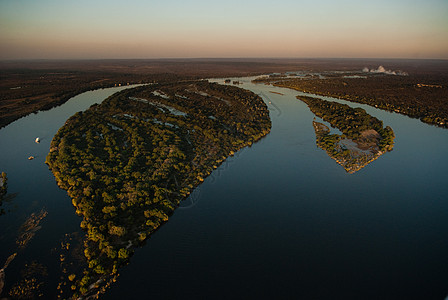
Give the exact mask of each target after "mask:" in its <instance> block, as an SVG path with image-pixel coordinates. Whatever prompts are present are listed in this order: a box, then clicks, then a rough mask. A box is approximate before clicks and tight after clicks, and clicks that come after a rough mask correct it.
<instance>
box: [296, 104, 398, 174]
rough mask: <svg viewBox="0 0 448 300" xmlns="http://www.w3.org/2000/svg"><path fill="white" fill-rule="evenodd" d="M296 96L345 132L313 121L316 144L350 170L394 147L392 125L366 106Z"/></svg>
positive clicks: (364, 164)
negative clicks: (332, 132) (331, 129)
mask: <svg viewBox="0 0 448 300" xmlns="http://www.w3.org/2000/svg"><path fill="white" fill-rule="evenodd" d="M297 98H298V99H300V100H302V101H303V102H305V103H306V104H307V105H308V107H309V108H310V110H311V111H312V112H313V113H314V114H315V115H316V116H317V117H319V118H321V119H322V120H324V121H326V122H329V123H330V124H331V125H332V126H333V127H336V128H338V129H339V130H340V131H341V132H342V135H339V134H330V130H329V128H328V127H327V126H325V125H324V124H322V123H319V122H313V126H314V129H315V132H316V143H317V145H318V146H319V147H320V148H322V149H324V150H325V151H326V152H327V153H328V155H329V156H330V157H332V158H333V159H335V160H336V161H337V162H338V163H339V164H341V165H342V166H343V167H344V168H345V169H346V171H347V172H349V173H353V172H356V171H358V170H360V169H362V168H363V167H364V166H366V165H367V164H369V163H370V162H371V161H373V160H375V159H377V158H378V157H379V156H380V155H382V154H384V153H385V152H387V151H392V149H393V145H394V138H395V135H394V132H393V130H392V128H390V127H389V126H386V127H385V128H384V127H383V122H382V121H380V120H378V119H377V118H375V117H372V116H371V115H369V114H367V113H366V111H365V110H364V109H362V108H351V107H350V106H348V105H345V104H340V103H337V102H331V101H326V100H322V99H318V98H313V97H305V96H298V97H297Z"/></svg>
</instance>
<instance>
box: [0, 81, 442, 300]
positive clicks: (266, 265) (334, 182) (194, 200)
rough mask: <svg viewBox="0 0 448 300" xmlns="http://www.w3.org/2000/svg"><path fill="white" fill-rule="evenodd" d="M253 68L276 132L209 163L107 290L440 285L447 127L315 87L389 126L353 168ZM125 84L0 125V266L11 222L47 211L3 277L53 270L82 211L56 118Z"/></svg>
mask: <svg viewBox="0 0 448 300" xmlns="http://www.w3.org/2000/svg"><path fill="white" fill-rule="evenodd" d="M251 79H252V78H242V79H241V78H238V79H235V80H239V81H241V82H242V84H241V85H240V87H242V88H245V89H249V90H251V91H253V92H255V93H257V94H259V95H261V96H262V97H263V99H264V100H265V102H266V103H267V105H268V108H269V110H270V116H271V119H272V130H271V133H270V134H269V135H268V136H266V137H265V138H263V139H262V140H260V141H259V142H257V143H255V144H254V145H252V147H250V148H245V149H242V150H241V151H239V152H238V153H236V154H235V156H233V157H229V158H228V159H227V160H226V161H225V162H224V163H223V164H222V165H221V166H220V167H219V168H218V169H216V170H215V171H214V172H213V173H212V174H211V175H210V176H209V177H207V178H206V179H205V181H204V182H203V184H201V185H200V186H199V187H198V188H197V189H196V190H195V191H194V192H193V193H192V195H191V196H190V197H189V198H188V199H186V200H185V201H184V202H183V203H182V204H181V206H180V207H179V208H178V209H176V211H175V213H174V215H173V216H171V217H170V220H169V221H168V222H167V223H166V224H165V225H163V226H162V227H161V228H160V229H159V230H158V231H157V232H156V233H155V234H153V236H152V237H151V238H150V239H149V240H148V241H147V243H146V245H145V246H144V247H142V248H140V249H137V250H136V252H135V254H134V256H133V257H132V259H131V262H130V264H129V265H128V266H125V267H123V268H122V269H121V271H120V274H121V275H120V277H119V279H118V281H117V282H116V283H115V284H114V285H113V286H112V287H111V289H110V290H109V291H108V293H107V294H106V295H105V296H104V298H105V299H149V298H159V299H193V298H195V299H292V298H294V299H328V298H336V299H339V298H347V299H370V298H371V299H391V298H392V299H444V298H445V297H446V296H447V294H448V255H447V254H448V196H447V195H448V181H447V169H448V155H447V149H448V130H446V129H441V128H437V127H434V126H430V125H427V124H424V123H422V122H420V121H419V120H416V119H411V118H408V117H406V116H403V115H400V114H396V113H390V112H385V111H382V110H378V109H376V108H373V107H369V106H366V105H361V104H357V103H350V102H345V101H342V100H337V99H333V98H325V97H324V98H325V99H327V100H332V101H338V102H341V103H345V104H349V105H350V106H352V107H362V108H364V109H365V110H366V111H367V112H368V113H369V114H371V115H372V116H375V117H377V118H378V119H380V120H382V121H383V122H384V125H389V126H391V127H392V128H393V130H394V132H395V135H396V138H395V146H394V150H393V151H392V152H388V153H386V154H384V155H382V156H381V157H380V158H379V159H377V160H375V161H374V162H372V163H371V164H369V165H368V166H366V167H365V168H364V169H362V170H360V171H358V172H356V173H354V174H348V173H346V172H345V170H344V168H342V167H341V166H340V165H338V164H337V163H336V162H335V161H334V160H333V159H331V158H330V157H329V156H328V155H327V154H326V152H325V151H324V150H322V149H320V148H318V147H317V146H316V137H315V133H314V129H313V124H312V121H313V118H314V115H313V113H312V112H310V110H309V109H308V107H307V106H306V105H305V104H304V103H303V102H301V101H299V100H297V99H296V98H295V97H296V96H297V95H299V94H303V93H299V92H297V91H293V90H289V89H285V88H278V87H273V86H267V85H264V84H253V83H251ZM215 81H216V82H219V83H223V80H215ZM120 89H123V88H112V89H105V90H97V91H91V92H87V93H83V94H81V95H78V96H76V97H74V98H72V99H71V100H70V101H68V102H67V103H66V104H64V105H62V106H60V107H57V108H54V109H52V110H50V111H46V112H39V113H37V114H34V115H30V116H28V117H25V118H22V119H20V120H18V121H16V122H14V123H12V124H10V125H8V126H7V127H5V128H3V129H1V130H0V153H1V156H0V171H5V172H7V174H8V192H9V193H10V194H15V193H16V194H17V195H16V196H15V198H13V199H11V200H10V201H9V202H7V203H4V204H3V208H4V209H5V214H4V215H2V216H0V228H1V229H0V245H1V247H0V267H2V266H3V262H4V261H5V260H6V258H7V257H8V256H9V255H10V254H12V253H14V252H16V251H17V249H16V245H15V238H16V236H17V234H18V231H19V228H20V225H21V224H22V223H23V222H24V221H25V220H26V218H27V217H28V216H29V215H30V214H31V213H32V212H36V211H40V210H41V209H42V208H44V209H45V210H46V211H48V215H47V217H46V218H45V219H44V220H43V221H42V223H41V226H42V228H41V229H40V230H39V231H37V232H36V235H35V237H34V238H33V239H32V240H31V241H30V243H29V244H28V246H27V247H26V248H25V249H24V250H20V251H18V255H17V257H16V258H15V260H14V261H13V262H12V263H11V264H10V265H9V267H8V268H7V270H6V272H5V274H6V285H7V286H8V285H9V284H11V283H10V282H8V279H10V280H13V279H14V280H18V279H19V278H20V271H21V269H22V267H23V265H24V264H25V263H30V262H32V261H38V262H40V263H42V264H43V265H45V266H47V269H48V270H47V271H48V274H49V275H48V281H49V283H51V284H49V285H51V287H54V285H55V284H57V277H58V274H59V273H58V271H53V270H59V261H58V255H59V254H58V249H59V248H60V243H61V241H62V240H63V239H64V236H65V234H72V233H77V234H80V235H81V234H82V232H81V231H80V229H79V223H80V221H81V218H80V217H78V216H76V215H75V210H74V208H73V206H72V205H71V200H70V199H69V197H68V196H67V194H66V192H65V191H63V190H61V189H59V188H58V187H57V185H56V182H55V180H54V177H53V175H52V174H51V172H50V171H49V170H48V167H47V166H46V165H45V163H44V161H45V156H46V154H47V153H48V151H49V145H50V142H51V139H52V138H53V136H54V134H55V133H56V132H57V130H58V129H59V128H60V127H61V126H62V125H63V124H64V122H65V120H67V119H68V118H69V117H70V116H71V115H73V114H74V113H75V112H77V111H80V110H85V109H87V108H88V107H89V106H90V105H91V104H93V103H97V102H101V101H102V100H103V99H105V98H106V97H107V96H109V95H111V94H113V93H114V92H116V91H118V90H120ZM272 92H276V93H272ZM278 93H281V94H278ZM36 137H40V139H41V142H40V143H39V144H37V143H35V138H36ZM29 156H34V157H35V159H34V160H28V157H29ZM48 293H49V295H51V293H52V292H51V291H50V288H48Z"/></svg>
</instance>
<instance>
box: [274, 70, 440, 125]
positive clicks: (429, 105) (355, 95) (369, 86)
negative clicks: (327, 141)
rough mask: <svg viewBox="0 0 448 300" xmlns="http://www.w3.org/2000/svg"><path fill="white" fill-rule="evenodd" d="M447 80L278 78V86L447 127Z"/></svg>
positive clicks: (423, 77) (415, 77) (433, 77)
mask: <svg viewBox="0 0 448 300" xmlns="http://www.w3.org/2000/svg"><path fill="white" fill-rule="evenodd" d="M446 80H448V77H447V76H443V75H425V76H423V75H421V76H393V75H374V76H371V75H369V76H368V77H367V78H344V77H343V76H340V75H339V76H338V77H331V78H325V79H318V78H312V79H310V78H307V79H290V78H288V79H286V78H283V79H281V80H278V79H276V80H275V85H276V86H280V87H287V88H293V89H296V90H299V91H302V92H305V93H311V94H316V95H323V96H331V97H335V98H340V99H344V100H348V101H352V102H357V103H363V104H368V105H371V106H374V107H377V108H380V109H384V110H387V111H393V112H397V113H401V114H405V115H407V116H410V117H412V118H418V119H420V120H421V121H422V122H425V123H429V124H434V125H437V126H441V127H445V128H448V83H447V81H446Z"/></svg>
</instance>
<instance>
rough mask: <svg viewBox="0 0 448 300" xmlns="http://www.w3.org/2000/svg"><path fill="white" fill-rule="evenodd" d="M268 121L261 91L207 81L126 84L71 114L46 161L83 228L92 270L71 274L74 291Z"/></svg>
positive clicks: (122, 259) (109, 267)
mask: <svg viewBox="0 0 448 300" xmlns="http://www.w3.org/2000/svg"><path fill="white" fill-rule="evenodd" d="M270 127H271V122H270V119H269V113H268V110H267V107H266V105H265V104H264V102H263V101H262V99H261V98H260V97H258V96H256V95H255V94H253V93H252V92H249V91H246V90H242V89H239V88H237V87H233V86H222V85H218V84H212V83H208V82H207V81H188V82H178V83H169V84H155V85H150V86H144V87H138V88H134V89H130V90H125V91H122V92H120V93H117V94H115V95H113V96H111V97H109V98H108V99H106V100H105V101H104V102H103V103H102V104H101V105H94V106H92V107H91V108H90V109H89V110H87V111H85V112H82V113H77V114H75V115H74V116H73V117H71V118H70V119H69V120H68V121H67V122H66V124H65V125H64V126H63V127H62V128H61V129H60V130H59V131H58V133H57V134H56V135H55V137H54V139H53V141H52V144H51V149H50V153H49V154H48V156H47V160H46V162H47V164H48V165H49V167H50V169H51V170H52V172H53V174H54V176H55V178H56V180H57V182H58V185H59V186H60V187H62V188H63V189H65V190H67V192H68V194H69V196H70V197H71V198H72V203H73V205H74V206H75V208H76V212H77V213H78V214H79V215H81V216H83V221H82V222H81V227H82V228H83V229H84V230H85V231H86V232H87V234H86V240H85V242H84V246H85V249H84V255H85V258H86V268H85V270H84V271H83V273H82V274H75V272H71V270H68V273H67V274H70V275H69V278H68V281H70V284H69V285H68V286H70V289H71V290H73V291H74V297H78V296H80V295H84V296H86V295H94V294H96V293H101V292H103V291H104V290H105V288H106V287H107V286H108V285H109V284H110V283H111V282H112V281H114V280H115V279H116V277H117V275H118V268H119V267H120V266H122V265H124V264H126V263H127V262H128V261H129V258H130V256H131V255H132V253H133V251H134V248H135V247H137V246H138V245H141V244H142V243H143V242H144V241H145V240H146V239H147V238H148V237H149V236H150V235H151V233H153V232H154V231H155V230H156V229H157V228H158V227H159V226H160V225H161V224H163V223H164V222H166V221H167V220H168V218H169V215H170V214H172V213H173V211H174V209H175V208H176V207H177V205H178V204H179V202H180V201H181V200H182V199H184V198H186V197H187V196H188V195H189V193H190V192H191V191H192V190H193V189H194V188H195V187H196V186H197V185H198V184H200V183H201V182H202V181H203V180H204V178H205V177H206V176H207V175H209V174H210V173H211V172H212V170H213V169H214V168H216V167H217V166H218V165H219V164H221V163H222V162H223V160H225V159H226V157H228V156H229V155H232V154H233V153H234V152H236V151H238V150H239V149H241V148H243V147H245V146H250V145H251V144H252V143H253V142H255V141H257V140H258V139H260V138H261V137H263V136H265V135H266V134H267V133H268V132H269V131H270Z"/></svg>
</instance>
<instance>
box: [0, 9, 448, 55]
mask: <svg viewBox="0 0 448 300" xmlns="http://www.w3.org/2000/svg"><path fill="white" fill-rule="evenodd" d="M0 1H1V2H0V5H1V6H0V8H2V10H1V11H3V12H2V13H0V16H1V18H0V25H1V26H2V28H3V30H2V32H1V33H0V59H21V58H24V59H32V58H44V59H51V58H55V59H63V58H75V59H76V58H195V57H203V58H207V57H223V58H228V57H353V58H361V57H366V58H368V57H383V58H441V59H448V39H447V38H446V36H448V21H446V20H445V19H444V11H448V4H447V3H444V2H443V1H438V0H431V1H428V4H427V6H424V7H416V8H414V9H412V8H410V7H407V8H406V9H403V8H402V7H401V6H398V5H392V4H386V2H384V3H383V1H380V2H379V3H378V7H377V13H376V14H375V11H374V9H376V8H375V7H376V6H372V4H369V5H370V6H369V7H367V4H362V5H361V4H359V3H357V2H355V1H349V0H346V1H342V2H341V3H340V6H341V7H339V6H334V4H329V2H328V1H321V2H326V3H327V4H328V7H327V8H326V9H323V8H325V6H323V8H322V7H317V6H315V5H314V6H313V4H311V2H310V3H307V4H306V5H307V6H305V4H300V5H299V4H296V3H295V2H292V1H285V3H284V4H285V5H286V4H288V5H289V6H290V7H291V10H288V9H286V10H285V8H284V7H283V6H281V5H280V4H278V6H275V5H274V6H272V4H269V5H268V4H266V5H267V6H268V7H261V6H260V5H258V6H256V7H250V6H248V5H247V4H244V5H243V4H241V5H239V6H236V7H233V9H230V8H229V6H232V2H233V1H230V2H229V3H228V5H224V6H223V5H216V4H204V3H202V1H193V2H195V3H193V4H191V5H188V6H187V5H186V4H179V3H177V5H184V7H183V9H184V10H185V11H182V10H173V9H172V8H171V9H172V11H170V6H169V4H166V5H163V4H160V3H159V4H158V6H157V7H156V8H157V9H158V10H157V11H156V12H154V11H153V8H154V7H153V6H147V7H146V6H145V5H147V4H143V3H140V4H138V5H137V7H136V8H135V7H134V8H130V9H129V11H128V10H127V7H124V8H122V10H120V8H121V6H120V5H118V4H117V3H114V5H107V4H110V3H111V2H108V3H107V4H104V5H105V6H102V7H100V6H99V7H97V6H92V5H91V7H89V10H86V11H83V10H82V9H80V8H78V7H77V6H76V7H74V6H73V7H67V8H66V7H64V4H61V3H59V4H58V5H54V6H51V7H50V6H48V7H45V6H44V5H45V3H47V4H49V3H48V2H49V1H48V0H45V1H42V3H41V5H42V6H36V5H37V4H32V3H31V2H30V3H28V5H29V6H30V7H20V6H18V5H19V4H11V3H7V2H5V1H4V0H0ZM81 2H83V1H81ZM112 2H113V1H112ZM168 2H176V1H168ZM249 2H251V1H249ZM305 2H306V1H305ZM401 2H402V1H401ZM411 2H415V1H414V0H412V1H411ZM33 5H34V6H36V7H34V9H35V10H34V11H33V10H32V9H33ZM171 5H173V3H171ZM316 5H317V4H316ZM419 5H420V6H421V5H422V4H419ZM431 5H432V6H431ZM437 5H438V6H439V7H437ZM386 6H387V9H388V10H385V8H386ZM173 7H174V6H173ZM302 7H303V8H304V10H299V8H302ZM349 8H350V9H352V11H343V9H349ZM367 8H370V9H372V10H373V11H365V10H366V9H367ZM145 9H146V10H147V11H148V13H147V14H145ZM269 9H271V10H269ZM293 9H296V10H297V13H295V11H294V10H293ZM337 9H340V11H338V10H337ZM392 9H394V10H392ZM417 9H420V10H419V11H418V10H417ZM425 10H426V12H427V13H428V14H429V13H433V14H434V15H422V13H424V12H425ZM304 11H308V12H309V14H308V13H307V14H305V13H303V12H304ZM438 11H439V12H440V13H437V12H438ZM8 12H9V13H8ZM380 12H381V13H380ZM398 13H400V14H398ZM416 16H419V17H420V18H419V19H418V20H417V21H418V22H417V21H416Z"/></svg>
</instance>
